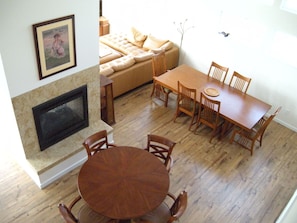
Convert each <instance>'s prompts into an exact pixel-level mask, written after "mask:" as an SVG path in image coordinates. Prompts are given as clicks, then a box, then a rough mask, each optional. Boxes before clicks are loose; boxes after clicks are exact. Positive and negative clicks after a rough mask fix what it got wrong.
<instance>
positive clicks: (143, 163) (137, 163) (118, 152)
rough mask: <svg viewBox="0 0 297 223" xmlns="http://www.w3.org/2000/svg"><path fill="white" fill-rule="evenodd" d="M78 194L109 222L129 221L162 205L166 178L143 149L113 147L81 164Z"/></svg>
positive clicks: (161, 167)
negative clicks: (113, 220) (115, 220)
mask: <svg viewBox="0 0 297 223" xmlns="http://www.w3.org/2000/svg"><path fill="white" fill-rule="evenodd" d="M78 190H79V193H80V195H81V196H82V198H83V199H84V201H85V202H86V203H87V204H88V205H89V207H90V208H92V209H93V210H94V211H96V212H98V213H100V214H102V215H104V216H107V217H109V218H112V219H132V218H135V217H139V216H142V215H144V214H146V213H148V212H150V211H152V210H153V209H155V208H156V207H158V206H159V205H160V204H161V203H162V202H163V201H164V199H165V197H166V195H167V193H168V190H169V174H168V171H167V170H166V167H165V165H164V164H163V163H162V162H161V161H160V160H159V159H158V158H157V157H155V156H154V155H153V154H151V153H149V152H148V151H146V150H144V149H140V148H135V147H127V146H125V147H112V148H108V149H106V150H103V151H100V152H98V153H96V154H95V155H93V156H92V157H91V158H89V159H88V160H87V161H86V162H85V163H84V164H83V166H82V167H81V170H80V172H79V174H78Z"/></svg>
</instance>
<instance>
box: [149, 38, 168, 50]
mask: <svg viewBox="0 0 297 223" xmlns="http://www.w3.org/2000/svg"><path fill="white" fill-rule="evenodd" d="M168 41H169V40H162V39H157V38H156V37H154V36H151V35H149V36H148V37H147V38H146V40H145V41H144V44H143V48H145V49H147V50H153V49H156V48H159V47H161V46H162V45H163V44H165V43H167V42H168Z"/></svg>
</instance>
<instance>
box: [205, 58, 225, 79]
mask: <svg viewBox="0 0 297 223" xmlns="http://www.w3.org/2000/svg"><path fill="white" fill-rule="evenodd" d="M228 71H229V68H228V67H223V66H221V65H219V64H217V63H215V62H212V63H211V65H210V68H209V70H208V76H209V77H212V78H215V79H217V80H218V81H221V82H222V83H224V82H225V79H226V76H227V73H228Z"/></svg>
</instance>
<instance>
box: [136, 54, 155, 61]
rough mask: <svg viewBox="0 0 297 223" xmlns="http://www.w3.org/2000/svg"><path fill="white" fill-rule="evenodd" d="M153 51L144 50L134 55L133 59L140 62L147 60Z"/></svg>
mask: <svg viewBox="0 0 297 223" xmlns="http://www.w3.org/2000/svg"><path fill="white" fill-rule="evenodd" d="M153 55H154V53H152V52H145V53H140V54H138V55H136V56H134V60H135V61H136V62H141V61H146V60H149V59H151V58H152V57H153Z"/></svg>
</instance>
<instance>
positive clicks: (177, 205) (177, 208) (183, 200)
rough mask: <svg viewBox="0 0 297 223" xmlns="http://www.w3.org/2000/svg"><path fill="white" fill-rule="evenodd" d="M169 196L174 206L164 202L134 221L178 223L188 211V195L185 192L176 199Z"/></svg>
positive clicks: (138, 222) (171, 195)
mask: <svg viewBox="0 0 297 223" xmlns="http://www.w3.org/2000/svg"><path fill="white" fill-rule="evenodd" d="M167 196H168V198H169V199H170V200H171V201H172V202H173V204H172V205H169V204H168V203H169V202H166V201H164V202H163V203H162V204H161V205H160V206H159V207H157V208H156V209H155V210H153V211H152V212H150V213H148V214H146V215H144V216H142V217H140V218H137V219H133V221H134V222H135V223H153V222H154V223H155V222H162V223H172V222H174V221H178V220H179V219H180V217H181V216H182V215H183V214H184V212H185V211H186V209H187V204H188V194H187V192H186V191H185V190H183V191H182V192H181V193H180V194H179V195H178V197H175V196H174V195H173V194H171V193H168V194H167Z"/></svg>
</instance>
